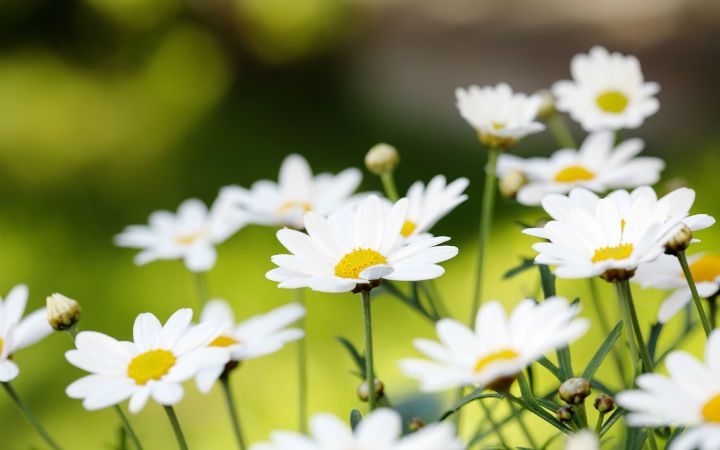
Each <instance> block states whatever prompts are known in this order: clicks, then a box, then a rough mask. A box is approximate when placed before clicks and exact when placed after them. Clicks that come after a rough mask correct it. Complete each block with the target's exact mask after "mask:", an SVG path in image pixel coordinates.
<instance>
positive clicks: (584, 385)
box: [558, 378, 592, 405]
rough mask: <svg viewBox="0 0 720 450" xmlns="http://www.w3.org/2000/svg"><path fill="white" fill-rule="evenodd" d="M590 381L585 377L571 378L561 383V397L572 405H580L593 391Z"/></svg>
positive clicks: (559, 391) (559, 390)
mask: <svg viewBox="0 0 720 450" xmlns="http://www.w3.org/2000/svg"><path fill="white" fill-rule="evenodd" d="M591 392H592V391H591V389H590V382H589V381H588V380H586V379H585V378H570V379H569V380H567V381H565V382H564V383H563V384H561V385H560V389H558V393H559V394H560V398H561V399H563V400H564V401H565V402H566V403H569V404H571V405H579V404H580V403H582V402H584V401H585V399H586V398H587V397H588V396H589V395H590V393H591Z"/></svg>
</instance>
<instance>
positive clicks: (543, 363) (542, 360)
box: [537, 356, 565, 383]
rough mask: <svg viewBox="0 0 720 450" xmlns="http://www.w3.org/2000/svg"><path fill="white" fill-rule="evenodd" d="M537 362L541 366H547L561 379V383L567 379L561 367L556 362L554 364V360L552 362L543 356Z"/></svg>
mask: <svg viewBox="0 0 720 450" xmlns="http://www.w3.org/2000/svg"><path fill="white" fill-rule="evenodd" d="M537 362H538V363H539V364H540V365H541V366H543V367H544V368H546V369H547V370H548V371H549V372H550V373H552V374H553V375H555V378H557V379H558V381H560V382H561V383H562V382H563V381H565V377H563V374H562V372H560V369H558V368H557V366H556V365H555V364H553V363H552V362H550V360H549V359H547V358H546V357H544V356H543V357H542V358H540V359H538V360H537Z"/></svg>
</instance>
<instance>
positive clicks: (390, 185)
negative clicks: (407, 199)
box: [380, 172, 400, 202]
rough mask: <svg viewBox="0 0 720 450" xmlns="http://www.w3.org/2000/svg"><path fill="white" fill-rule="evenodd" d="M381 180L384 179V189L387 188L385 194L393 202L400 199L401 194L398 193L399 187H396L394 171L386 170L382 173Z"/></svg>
mask: <svg viewBox="0 0 720 450" xmlns="http://www.w3.org/2000/svg"><path fill="white" fill-rule="evenodd" d="M380 181H382V184H383V189H385V195H387V198H389V199H390V200H392V201H393V202H396V201H398V199H399V198H400V196H399V195H398V191H397V188H396V187H395V177H394V176H393V173H392V172H384V173H383V174H382V175H380Z"/></svg>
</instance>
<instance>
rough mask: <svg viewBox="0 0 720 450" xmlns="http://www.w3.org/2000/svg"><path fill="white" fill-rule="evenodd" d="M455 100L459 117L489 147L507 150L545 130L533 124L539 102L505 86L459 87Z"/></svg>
mask: <svg viewBox="0 0 720 450" xmlns="http://www.w3.org/2000/svg"><path fill="white" fill-rule="evenodd" d="M455 97H456V99H457V108H458V110H460V115H461V116H462V117H463V119H465V120H466V121H467V122H468V123H469V124H470V125H471V126H472V127H473V128H475V130H476V131H477V132H478V134H479V136H480V140H481V141H482V142H483V143H484V144H485V145H487V146H488V147H490V148H507V147H510V146H512V145H514V144H515V143H516V142H517V141H518V140H519V139H521V138H523V137H525V136H527V135H528V134H532V133H537V132H538V131H542V130H544V129H545V126H544V125H543V124H542V123H540V122H536V121H535V118H536V116H537V114H538V111H539V110H540V105H541V104H542V99H541V98H540V97H539V96H537V95H531V96H527V95H525V94H519V93H513V90H512V88H511V87H510V86H509V85H507V84H506V83H500V84H498V85H497V86H485V87H478V86H470V87H469V88H468V89H463V88H458V89H456V90H455Z"/></svg>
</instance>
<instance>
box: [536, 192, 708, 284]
mask: <svg viewBox="0 0 720 450" xmlns="http://www.w3.org/2000/svg"><path fill="white" fill-rule="evenodd" d="M694 199H695V192H694V191H693V190H692V189H687V188H683V189H677V190H675V191H673V192H671V193H670V194H668V195H666V196H664V197H662V198H660V199H658V198H657V196H656V194H655V191H653V190H652V189H651V188H649V187H647V186H643V187H639V188H637V189H635V190H634V191H633V192H632V193H629V192H627V191H623V190H621V191H615V192H612V193H610V194H609V195H608V196H607V197H605V198H602V199H601V198H599V197H598V196H597V195H595V194H593V193H592V192H590V191H588V190H587V189H583V188H576V189H573V190H572V191H570V193H569V194H568V195H567V196H565V195H557V194H550V195H547V196H546V197H545V198H544V199H543V201H542V206H543V208H544V209H545V211H546V212H547V213H548V214H549V215H550V216H551V217H552V218H553V219H554V220H552V221H551V222H549V223H548V224H547V225H545V227H543V228H530V229H527V230H525V231H524V233H525V234H528V235H531V236H536V237H540V238H542V239H547V240H548V241H550V242H539V243H536V244H535V245H533V248H534V249H535V250H537V251H538V252H539V253H540V254H539V255H538V256H537V257H536V258H535V261H536V262H537V263H538V264H546V265H556V266H558V267H557V269H556V271H555V273H556V274H557V275H558V276H559V277H561V278H588V277H593V276H597V275H603V274H605V275H607V276H610V277H612V276H613V274H615V275H617V274H619V273H621V272H622V271H625V272H626V273H632V272H633V271H634V270H635V269H636V268H637V267H638V265H640V264H641V263H647V262H651V261H654V260H656V259H657V258H658V257H659V256H660V255H661V254H663V253H664V251H665V244H666V243H667V242H668V240H669V239H670V238H672V237H673V236H674V235H675V233H677V231H679V230H680V228H681V227H682V226H683V224H685V225H687V226H688V227H689V228H690V229H692V230H698V229H702V228H705V227H707V226H710V225H712V223H714V219H713V218H712V217H710V216H708V215H705V214H699V215H694V216H690V215H689V209H690V207H691V206H692V203H693V201H694ZM618 271H620V272H618Z"/></svg>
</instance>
